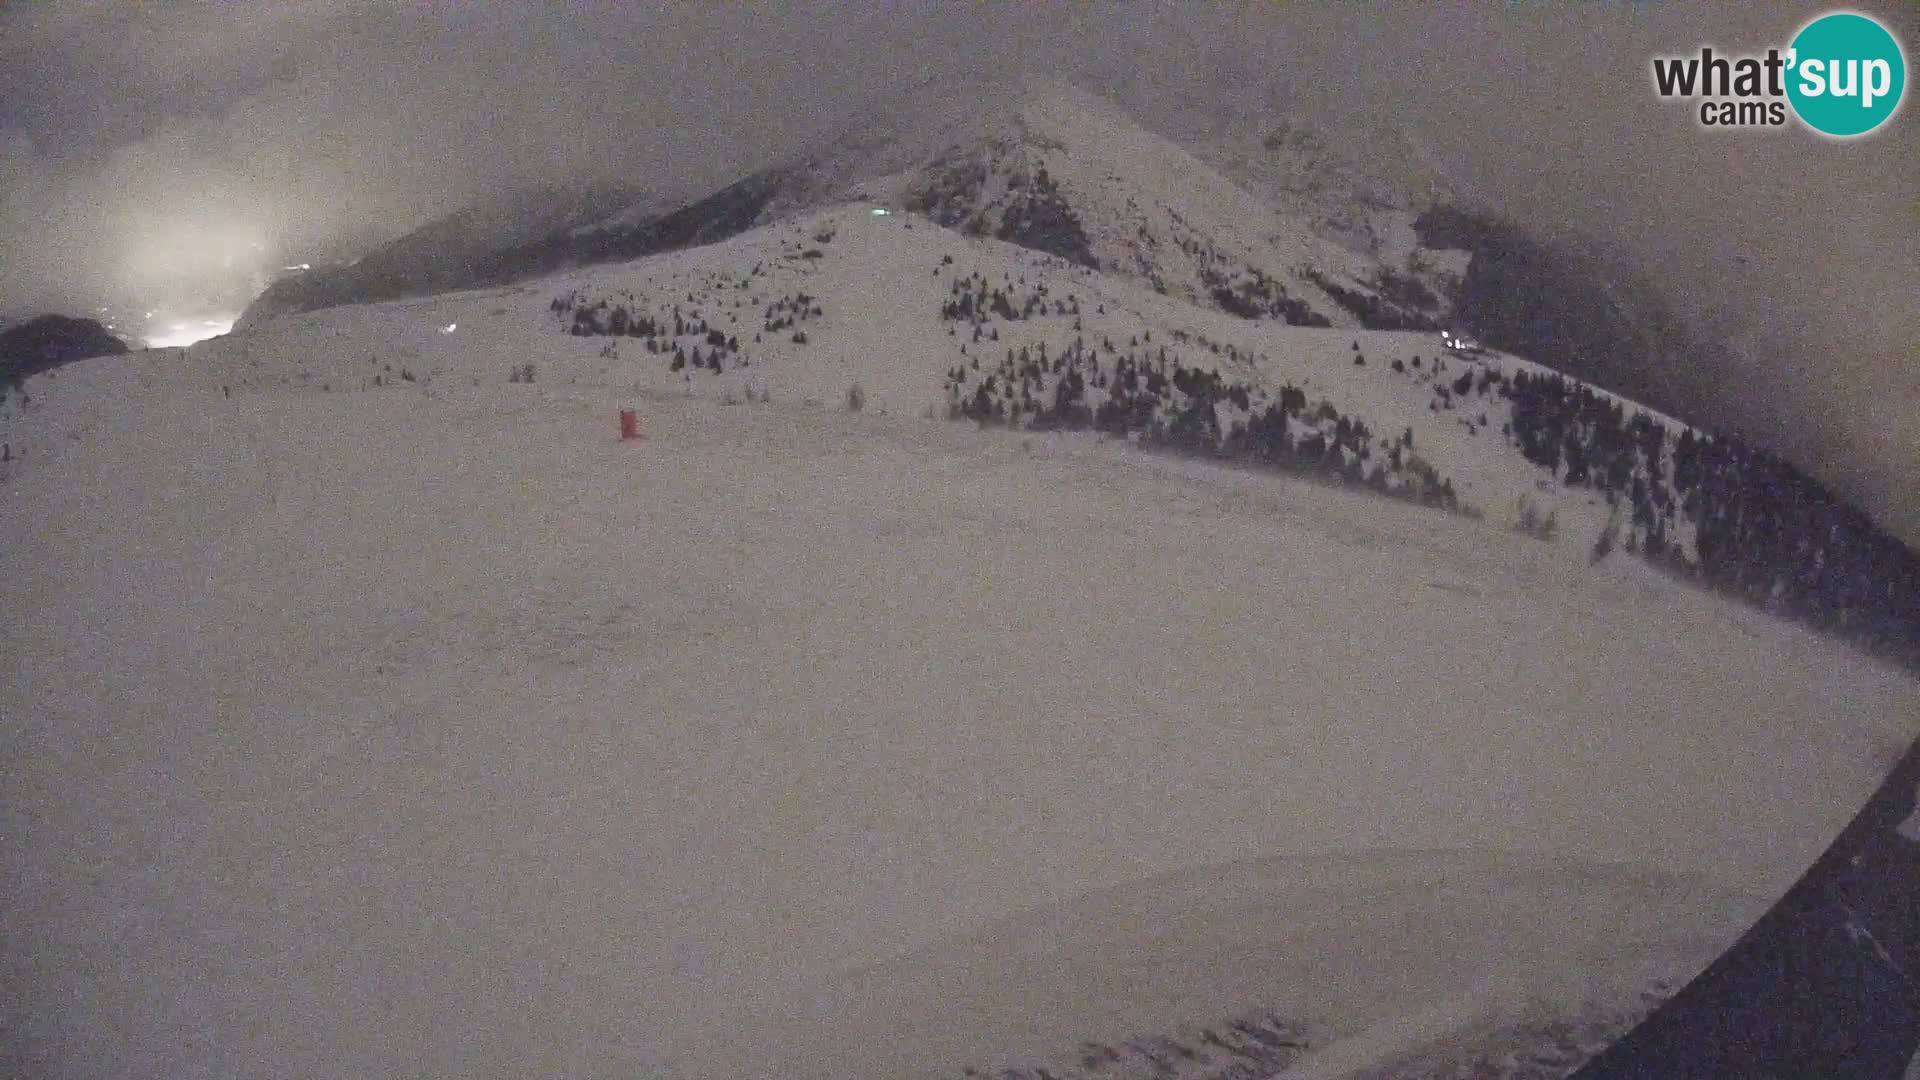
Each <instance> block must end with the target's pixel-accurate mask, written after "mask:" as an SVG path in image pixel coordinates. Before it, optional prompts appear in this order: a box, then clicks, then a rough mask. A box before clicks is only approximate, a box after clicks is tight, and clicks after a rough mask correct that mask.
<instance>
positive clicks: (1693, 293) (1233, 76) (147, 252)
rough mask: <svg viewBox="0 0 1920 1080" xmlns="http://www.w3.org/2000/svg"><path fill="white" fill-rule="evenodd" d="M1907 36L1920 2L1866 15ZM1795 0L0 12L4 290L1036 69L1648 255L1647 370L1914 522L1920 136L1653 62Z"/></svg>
mask: <svg viewBox="0 0 1920 1080" xmlns="http://www.w3.org/2000/svg"><path fill="white" fill-rule="evenodd" d="M1862 8H1863V10H1866V11H1868V12H1870V13H1873V14H1875V15H1877V16H1879V17H1880V18H1882V19H1883V21H1885V22H1887V23H1888V24H1889V25H1890V26H1891V27H1893V28H1894V30H1895V33H1896V34H1897V35H1899V36H1900V37H1901V38H1902V39H1903V40H1905V41H1909V42H1911V41H1914V40H1916V39H1917V38H1920V17H1916V14H1915V9H1914V8H1913V7H1912V6H1911V5H1907V4H1897V3H1886V2H1883V3H1874V4H1866V5H1863V6H1862ZM1811 13H1812V11H1811V9H1808V8H1805V7H1804V6H1801V5H1788V4H1720V5H1704V4H1703V5H1687V6H1684V7H1683V6H1664V7H1647V6H1632V7H1627V6H1620V7H1599V6H1593V7H1584V8H1579V9H1572V10H1569V9H1563V8H1555V9H1551V10H1549V9H1516V8H1511V7H1487V8H1479V9H1462V8H1459V7H1454V6H1444V7H1443V6H1433V7H1419V8H1413V7H1406V8H1395V9H1391V10H1388V9H1385V8H1358V7H1348V6H1340V7H1333V6H1327V7H1308V8H1302V7H1299V6H1294V7H1288V8H1286V9H1285V10H1281V9H1278V8H1274V7H1268V6H1260V7H1250V8H1244V9H1243V8H1229V7H1224V6H1222V7H1209V8H1204V9H1198V10H1196V9H1194V8H1192V7H1191V6H1187V5H1134V6H1128V7H1120V8H1099V9H1094V8H1090V7H1084V6H1077V5H1067V4H1031V5H1021V6H1019V7H1017V8H999V9H994V10H993V11H992V12H991V14H988V15H983V14H982V13H981V12H980V11H978V10H977V9H974V8H971V7H958V6H945V7H942V6H935V5H930V4H910V3H900V4H875V5H866V6H862V7H860V8H857V9H855V8H851V7H850V6H848V5H830V4H793V5H784V6H782V7H781V8H779V9H778V10H758V11H748V10H745V9H742V8H738V7H735V6H731V5H727V6H722V5H694V4H683V5H668V6H666V7H664V8H663V9H652V10H634V9H632V7H631V6H630V5H621V4H613V3H583V4H578V5H571V6H570V7H569V8H568V9H567V10H565V11H555V10H550V9H534V8H532V7H529V6H519V5H490V6H486V7H481V6H479V5H431V6H427V5H423V6H419V7H415V8H409V9H407V10H404V11H403V10H371V11H370V10H367V9H364V8H363V7H361V6H359V5H348V4H337V3H304V4H284V5H262V6H260V7H258V8H257V9H255V10H249V11H248V12H246V13H245V14H238V15H237V14H235V12H234V10H233V9H232V8H231V7H228V6H225V5H215V4H197V5H183V6H175V7H168V8H164V9H161V8H149V9H143V10H140V11H138V12H132V13H130V12H128V11H127V10H126V9H124V8H123V7H121V6H119V5H112V4H107V3H104V2H80V3H68V4H61V5H58V6H43V5H19V6H10V7H9V8H8V9H7V10H6V11H4V12H0V72H4V73H5V75H6V76H7V80H8V86H9V88H10V89H9V93H8V95H7V96H6V97H5V99H4V100H0V310H4V311H9V312H14V313H24V312H30V311H37V310H45V309H55V308H59V309H79V308H83V307H90V306H92V305H94V304H96V303H114V304H128V305H140V304H144V303H147V302H150V301H151V300H152V299H153V298H154V297H156V296H162V297H165V298H168V300H169V302H178V303H181V304H183V305H184V304H190V303H198V302H202V301H208V302H211V301H214V300H225V299H227V298H228V297H229V296H230V295H231V294H233V293H235V292H236V291H239V292H251V291H253V289H254V287H255V286H256V285H257V284H258V280H259V277H260V276H261V275H263V274H267V275H270V274H271V273H273V272H275V271H277V270H278V269H279V267H280V266H281V265H282V264H283V263H289V262H292V263H297V262H302V261H315V260H330V259H342V260H344V259H347V258H351V257H352V256H353V255H354V254H357V253H359V252H361V251H364V250H366V249H367V248H369V247H371V246H372V245H373V244H374V243H375V242H377V241H380V240H384V239H389V238H392V237H396V236H399V235H401V234H403V233H405V232H406V231H408V230H410V229H412V228H414V227H416V226H418V225H420V224H422V223H424V222H426V221H428V220H430V219H433V218H436V217H439V216H441V215H444V214H447V213H449V212H452V211H454V210H456V209H458V208H459V207H461V206H463V205H465V204H467V203H468V202H470V201H472V200H474V199H476V198H479V197H483V196H487V195H492V194H499V193H506V192H514V191H520V190H524V189H527V188H531V187H536V186H542V185H559V186H564V187H569V188H581V187H608V186H612V187H620V188H627V189H634V190H641V191H647V192H650V193H653V194H654V195H655V196H656V197H657V198H659V199H660V200H661V201H662V202H664V203H671V202H673V201H674V200H676V199H686V198H691V197H696V196H698V195H700V194H704V193H706V192H708V191H711V190H713V189H714V188H716V187H718V186H720V185H722V184H724V183H727V182H730V181H732V180H735V179H738V178H739V177H741V176H743V175H745V174H746V173H748V172H750V171H752V170H754V169H756V168H760V167H763V166H766V165H769V164H772V163H775V162H779V161H783V160H786V159H788V158H790V157H791V156H792V155H794V154H796V153H801V152H803V151H805V150H806V149H807V148H809V147H812V146H816V145H818V144H819V143H820V141H821V140H822V139H825V138H829V137H832V136H834V135H837V134H842V133H845V132H846V131H847V130H848V129H849V125H854V126H856V127H857V125H858V119H857V118H859V117H861V116H863V115H872V116H886V115H890V114H896V113H898V112H900V111H902V110H905V109H908V108H911V107H912V106H913V105H914V104H915V103H917V102H920V101H922V100H924V99H925V98H926V97H927V96H929V95H930V94H932V93H933V92H935V91H936V90H937V91H938V92H939V93H941V94H947V95H951V94H963V93H964V92H965V88H966V87H967V86H969V85H970V84H980V83H992V84H1004V83H1007V82H1017V81H1020V80H1023V79H1028V78H1032V77H1036V76H1044V77H1046V78H1050V79H1066V80H1071V81H1073V82H1074V83H1076V84H1078V85H1080V86H1083V87H1085V88H1087V89H1088V90H1090V91H1093V92H1095V93H1099V94H1102V95H1105V96H1107V97H1109V98H1111V99H1112V100H1114V101H1115V102H1116V103H1117V104H1119V105H1121V106H1122V107H1124V108H1126V109H1127V110H1129V111H1130V112H1132V113H1133V114H1134V115H1136V116H1137V117H1139V118H1140V119H1141V120H1142V121H1143V122H1145V123H1147V124H1148V125H1149V126H1151V127H1153V128H1155V129H1156V130H1158V131H1160V132H1162V133H1163V134H1178V133H1183V132H1186V133H1191V132H1205V131H1210V130H1211V131H1219V132H1231V131H1234V130H1251V129H1253V128H1255V127H1257V126H1259V125H1266V124H1269V123H1270V122H1272V121H1273V120H1274V119H1275V118H1276V117H1279V116H1282V115H1285V116H1290V117H1299V118H1302V119H1304V120H1307V121H1310V122H1312V123H1313V124H1314V125H1316V126H1317V127H1318V128H1320V129H1321V130H1323V131H1327V132H1332V133H1335V134H1336V135H1337V136H1339V137H1341V139H1342V141H1343V142H1344V143H1345V144H1346V149H1348V150H1349V151H1352V152H1354V153H1355V154H1356V156H1359V157H1362V158H1364V157H1365V156H1366V155H1367V154H1369V153H1374V154H1377V155H1379V156H1380V158H1381V159H1382V160H1383V161H1385V162H1389V163H1392V164H1395V165H1397V166H1398V167H1400V168H1403V169H1404V167H1405V162H1406V161H1408V160H1410V159H1412V160H1417V161H1418V162H1419V163H1420V165H1421V166H1422V167H1423V168H1425V169H1428V170H1430V171H1431V172H1432V173H1433V174H1434V175H1435V176H1436V177H1441V178H1444V179H1445V181H1446V182H1448V183H1449V184H1451V185H1452V186H1453V187H1454V188H1455V189H1456V190H1458V191H1459V192H1460V193H1461V194H1462V195H1464V196H1466V197H1468V198H1470V199H1474V200H1478V201H1482V202H1484V203H1487V204H1490V205H1492V206H1494V207H1497V208H1499V209H1500V210H1501V211H1503V212H1504V213H1506V214H1508V215H1510V216H1512V217H1513V218H1515V219H1517V220H1519V221H1520V222H1522V223H1524V224H1525V225H1526V226H1527V227H1528V228H1529V229H1530V230H1532V231H1533V232H1535V233H1536V234H1538V235H1541V236H1543V237H1547V238H1553V237H1556V236H1561V235H1564V234H1567V233H1570V232H1578V233H1583V234H1586V235H1588V236H1590V237H1593V238H1595V239H1597V240H1598V241H1600V242H1601V243H1603V244H1604V245H1605V246H1606V247H1607V248H1608V249H1609V250H1610V251H1612V252H1613V253H1615V254H1617V255H1618V256H1620V257H1622V258H1624V259H1626V260H1629V261H1631V262H1633V263H1635V264H1638V265H1639V266H1642V267H1644V268H1646V269H1648V270H1649V271H1651V272H1652V274H1653V276H1654V279H1655V280H1656V281H1657V282H1658V283H1659V284H1660V285H1661V286H1662V287H1663V289H1664V291H1665V293H1666V295H1667V299H1668V300H1669V301H1670V302H1671V303H1672V305H1673V306H1674V307H1675V308H1676V310H1677V311H1679V312H1680V313H1681V314H1682V315H1684V316H1685V317H1687V318H1689V319H1691V320H1692V321H1693V322H1694V325H1695V327H1696V328H1697V329H1698V330H1699V331H1700V332H1701V333H1703V334H1705V335H1708V336H1711V337H1713V338H1715V339H1717V340H1720V341H1724V342H1726V343H1727V344H1728V345H1729V346H1730V348H1728V349H1727V350H1725V355H1724V356H1723V357H1721V358H1719V359H1717V360H1716V361H1714V365H1713V366H1711V367H1709V368H1708V369H1705V370H1702V369H1696V368H1689V369H1687V370H1675V371H1672V372H1669V373H1656V374H1659V375H1660V377H1663V378H1666V379H1668V380H1669V381H1670V382H1671V384H1672V385H1673V386H1675V387H1676V388H1682V389H1680V390H1679V391H1678V394H1679V396H1682V397H1685V398H1686V399H1688V400H1691V401H1697V402H1698V403H1699V405H1700V407H1701V408H1702V409H1703V410H1706V411H1709V412H1711V413H1712V414H1713V417H1714V419H1715V420H1716V421H1717V422H1718V423H1719V424H1721V425H1722V426H1729V427H1735V428H1739V429H1741V430H1743V431H1744V432H1745V433H1747V434H1748V435H1749V436H1751V437H1752V438H1754V439H1756V440H1757V441H1760V442H1762V443H1763V444H1767V445H1772V446H1775V447H1777V448H1779V449H1781V450H1783V451H1785V452H1787V453H1789V454H1790V455H1791V456H1793V457H1794V458H1795V459H1797V460H1798V461H1800V462H1801V463H1802V464H1803V465H1804V466H1806V467H1807V468H1809V469H1811V470H1812V471H1814V472H1816V473H1818V474H1820V475H1822V476H1823V477H1825V478H1826V479H1828V480H1829V481H1831V482H1833V483H1836V484H1838V485H1840V486H1842V487H1843V488H1845V489H1847V490H1849V491H1851V492H1853V493H1854V494H1855V495H1856V496H1858V497H1860V498H1862V499H1863V500H1865V501H1866V502H1867V503H1868V504H1869V507H1870V509H1872V510H1873V511H1874V512H1875V513H1876V514H1877V515H1879V516H1881V517H1882V518H1884V519H1886V520H1887V521H1889V522H1890V523H1891V524H1893V525H1895V526H1896V527H1897V528H1899V529H1900V530H1901V531H1902V532H1903V533H1904V534H1905V535H1906V536H1907V537H1908V538H1909V539H1912V538H1915V537H1920V506H1916V505H1914V504H1913V502H1912V500H1911V497H1910V496H1909V495H1908V494H1907V493H1908V491H1910V489H1911V485H1910V484H1908V483H1907V482H1906V480H1905V476H1906V474H1907V473H1909V472H1910V470H1911V469H1912V467H1913V464H1914V462H1915V459H1916V456H1920V420H1916V419H1914V418H1915V417H1920V356H1916V353H1915V345H1914V342H1915V341H1916V340H1920V325H1916V320H1920V315H1917V314H1916V313H1915V309H1914V306H1913V305H1912V304H1911V302H1910V292H1911V287H1910V284H1909V279H1910V276H1911V270H1912V268H1913V267H1914V266H1916V265H1920V190H1917V185H1916V181H1915V180H1914V178H1913V170H1912V169H1911V162H1912V161H1914V160H1916V159H1920V126H1916V124H1915V122H1914V120H1913V116H1912V110H1911V107H1908V108H1907V109H1906V110H1904V112H1903V115H1901V116H1900V117H1897V118H1896V119H1895V121H1894V122H1893V123H1892V124H1891V125H1890V126H1889V127H1888V128H1886V129H1884V130H1883V131H1881V132H1880V133H1878V134H1876V135H1874V136H1871V137H1869V138H1867V139H1865V140H1861V141H1858V142H1855V143H1848V144H1840V143H1836V142H1832V141H1828V140H1824V139H1820V138H1816V137H1814V136H1812V135H1811V134H1809V133H1807V132H1805V131H1803V130H1785V131H1765V132H1731V133H1715V132H1707V131H1703V130H1701V129H1700V128H1698V127H1697V126H1696V125H1695V124H1694V122H1693V119H1692V117H1691V116H1690V115H1689V113H1688V111H1687V108H1686V106H1684V105H1682V104H1680V103H1675V102H1663V101H1660V100H1657V99H1656V98H1655V97H1654V95H1653V93H1652V90H1651V87H1650V83H1649V78H1648V75H1647V60H1648V58H1649V57H1650V56H1652V55H1654V54H1656V53H1674V52H1685V51H1688V50H1691V49H1694V48H1697V47H1698V46H1700V45H1701V44H1705V43H1712V44H1715V45H1716V46H1718V47H1721V48H1725V49H1730V50H1744V49H1749V48H1752V49H1758V48H1764V47H1765V46H1767V45H1771V44H1784V43H1785V42H1786V41H1787V40H1788V39H1789V38H1790V37H1791V35H1792V33H1793V32H1794V30H1795V29H1796V28H1797V27H1798V26H1799V25H1800V24H1801V23H1802V22H1803V21H1804V20H1805V19H1806V18H1807V17H1809V15H1810V14H1811Z"/></svg>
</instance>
